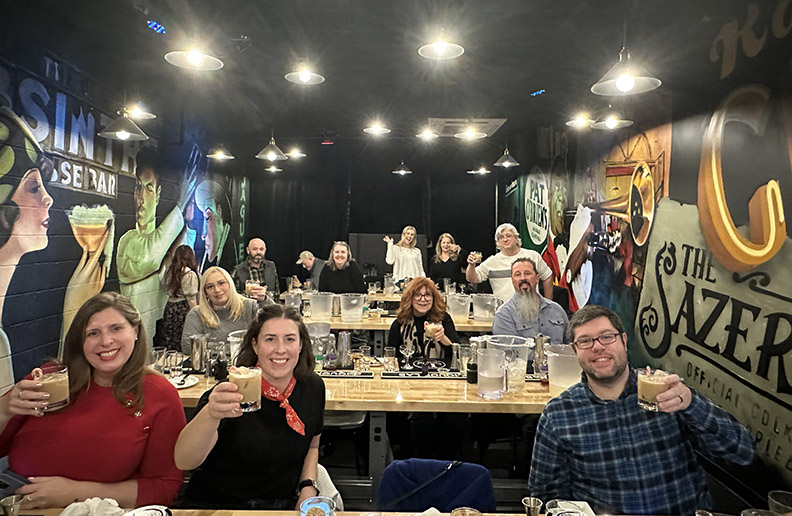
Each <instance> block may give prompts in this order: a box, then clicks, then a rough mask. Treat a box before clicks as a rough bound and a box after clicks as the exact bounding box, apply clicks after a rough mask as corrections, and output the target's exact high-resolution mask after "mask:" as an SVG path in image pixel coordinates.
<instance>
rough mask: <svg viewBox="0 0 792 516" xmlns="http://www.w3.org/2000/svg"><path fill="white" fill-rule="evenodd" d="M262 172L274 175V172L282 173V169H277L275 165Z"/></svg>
mask: <svg viewBox="0 0 792 516" xmlns="http://www.w3.org/2000/svg"><path fill="white" fill-rule="evenodd" d="M264 170H266V171H267V172H272V173H273V174H274V173H275V172H283V169H282V168H278V167H276V166H275V165H270V166H268V167H267V168H265V169H264Z"/></svg>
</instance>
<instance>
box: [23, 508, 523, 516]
mask: <svg viewBox="0 0 792 516" xmlns="http://www.w3.org/2000/svg"><path fill="white" fill-rule="evenodd" d="M170 511H171V512H172V513H173V516H295V515H297V514H300V511H236V510H224V509H217V510H192V509H171V510H170ZM62 512H63V509H62V508H61V509H23V510H21V511H20V512H19V513H20V514H21V515H25V516H27V515H29V516H59V515H60V513H62ZM335 514H336V516H376V515H381V516H415V513H412V512H371V511H365V512H354V511H336V513H335ZM443 514H448V513H443ZM483 516H525V515H523V514H505V513H497V514H496V513H484V514H483Z"/></svg>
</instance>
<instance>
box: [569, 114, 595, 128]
mask: <svg viewBox="0 0 792 516" xmlns="http://www.w3.org/2000/svg"><path fill="white" fill-rule="evenodd" d="M593 123H594V120H592V119H591V116H589V114H588V113H578V114H577V115H575V116H574V117H572V118H570V119H569V120H567V121H566V122H565V125H566V126H567V127H574V128H576V129H584V128H588V127H591V124H593Z"/></svg>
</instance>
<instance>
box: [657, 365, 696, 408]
mask: <svg viewBox="0 0 792 516" xmlns="http://www.w3.org/2000/svg"><path fill="white" fill-rule="evenodd" d="M665 383H666V385H668V389H666V390H665V391H663V392H661V393H660V394H658V395H657V398H656V399H657V404H658V408H659V409H660V410H661V411H662V412H677V411H679V410H685V409H686V408H688V407H689V406H690V400H691V398H692V397H693V393H692V392H690V389H689V388H688V386H687V385H685V384H684V383H682V379H681V378H679V375H676V374H672V375H669V376H668V377H667V378H666V379H665Z"/></svg>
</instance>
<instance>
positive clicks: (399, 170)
mask: <svg viewBox="0 0 792 516" xmlns="http://www.w3.org/2000/svg"><path fill="white" fill-rule="evenodd" d="M392 173H393V174H397V175H400V176H406V175H409V174H412V170H410V168H409V167H408V166H407V165H405V164H404V160H402V162H401V165H399V166H398V167H396V168H394V169H393V171H392Z"/></svg>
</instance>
